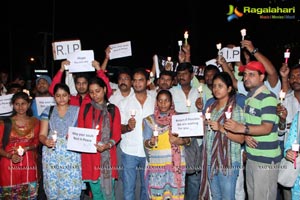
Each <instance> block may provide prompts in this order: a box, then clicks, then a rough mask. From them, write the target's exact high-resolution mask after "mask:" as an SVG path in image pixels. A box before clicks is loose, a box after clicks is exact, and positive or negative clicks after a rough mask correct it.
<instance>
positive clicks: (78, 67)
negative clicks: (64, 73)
mask: <svg viewBox="0 0 300 200" xmlns="http://www.w3.org/2000/svg"><path fill="white" fill-rule="evenodd" d="M67 59H68V60H69V61H70V65H69V66H68V67H69V72H93V71H95V68H94V67H93V66H92V62H93V60H94V51H93V50H84V51H76V52H74V53H72V54H69V55H68V56H67Z"/></svg>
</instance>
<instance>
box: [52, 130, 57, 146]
mask: <svg viewBox="0 0 300 200" xmlns="http://www.w3.org/2000/svg"><path fill="white" fill-rule="evenodd" d="M51 138H52V140H53V142H54V143H56V141H57V131H55V130H54V131H53V132H52V135H51ZM52 149H55V144H54V146H53V147H52Z"/></svg>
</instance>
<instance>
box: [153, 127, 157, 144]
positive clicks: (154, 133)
mask: <svg viewBox="0 0 300 200" xmlns="http://www.w3.org/2000/svg"><path fill="white" fill-rule="evenodd" d="M153 136H154V137H158V130H157V124H155V126H154V131H153ZM154 146H155V147H157V138H155V145H154Z"/></svg>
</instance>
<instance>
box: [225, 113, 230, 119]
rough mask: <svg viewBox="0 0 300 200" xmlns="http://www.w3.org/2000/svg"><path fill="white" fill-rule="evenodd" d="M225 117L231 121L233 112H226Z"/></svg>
mask: <svg viewBox="0 0 300 200" xmlns="http://www.w3.org/2000/svg"><path fill="white" fill-rule="evenodd" d="M225 117H226V119H230V118H231V112H227V111H226V112H225Z"/></svg>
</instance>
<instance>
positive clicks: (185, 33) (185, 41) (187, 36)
mask: <svg viewBox="0 0 300 200" xmlns="http://www.w3.org/2000/svg"><path fill="white" fill-rule="evenodd" d="M188 38H189V33H188V32H187V31H185V32H184V43H185V44H188V41H187V39H188Z"/></svg>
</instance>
